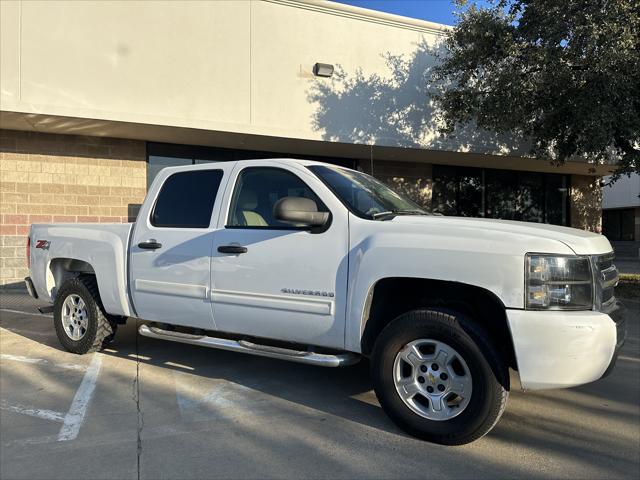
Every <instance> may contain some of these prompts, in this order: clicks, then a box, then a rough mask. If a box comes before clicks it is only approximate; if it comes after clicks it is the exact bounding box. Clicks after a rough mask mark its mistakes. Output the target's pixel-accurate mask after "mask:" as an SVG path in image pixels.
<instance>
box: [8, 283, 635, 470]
mask: <svg viewBox="0 0 640 480" xmlns="http://www.w3.org/2000/svg"><path fill="white" fill-rule="evenodd" d="M0 295H1V297H0V299H1V302H0V304H1V305H0V477H1V478H2V479H13V478H25V479H38V478H61V479H75V478H88V477H90V478H117V479H125V478H126V479H128V478H134V479H135V478H144V479H148V478H205V477H206V478H300V477H309V478H404V479H407V478H517V477H526V478H550V477H553V478H605V477H606V478H637V475H638V474H639V473H640V301H638V300H637V299H635V300H625V301H624V303H625V306H626V312H625V315H626V316H627V322H628V327H629V336H628V339H627V343H626V345H625V347H624V349H623V351H622V354H621V357H620V359H619V362H618V365H617V367H616V369H615V371H614V372H613V374H612V375H611V376H609V377H607V378H605V379H602V380H600V381H598V382H595V383H593V384H590V385H586V386H583V387H579V388H573V389H569V390H557V391H545V392H539V393H527V394H524V393H522V392H520V391H517V390H512V394H511V397H510V400H509V404H508V407H507V410H506V412H505V414H504V416H503V418H502V420H501V422H500V423H499V424H498V426H497V427H496V428H495V429H494V430H493V432H492V433H490V434H489V435H488V436H487V437H485V438H483V439H481V440H479V441H477V442H475V443H473V444H471V445H466V446H463V447H442V446H438V445H432V444H428V443H425V442H422V441H419V440H416V439H413V438H411V437H409V436H407V435H405V434H404V433H403V432H401V431H400V430H398V429H397V428H396V427H395V426H394V425H393V424H392V423H391V422H390V421H389V420H388V419H387V417H386V416H385V415H384V413H383V412H382V410H381V409H380V407H379V406H378V403H377V401H376V398H375V396H374V394H373V392H372V391H371V385H370V382H369V379H368V370H367V369H368V365H367V364H366V363H365V362H363V363H361V364H359V365H356V366H353V367H349V368H345V369H323V368H319V367H312V366H305V365H298V364H293V363H287V362H282V361H277V360H270V359H264V358H259V357H253V356H249V355H243V354H237V353H235V354H234V353H230V352H223V351H217V350H209V349H204V348H201V347H195V346H188V345H181V344H177V343H167V342H164V341H160V340H152V339H148V338H144V337H140V336H137V335H136V334H135V332H136V329H135V327H136V325H135V322H133V321H130V322H129V324H128V325H127V326H126V327H125V328H121V330H120V331H119V332H118V336H117V338H116V341H115V342H114V343H113V344H112V346H111V348H109V349H108V350H106V351H104V352H103V353H100V354H93V355H88V356H77V355H73V354H70V353H67V352H65V351H63V350H62V349H61V347H60V346H59V344H58V341H57V338H56V336H55V333H54V331H53V326H52V321H51V317H50V316H46V315H41V314H38V313H37V310H36V308H35V305H34V302H33V301H31V300H30V299H29V298H28V297H26V296H25V295H19V294H8V293H2V294H0ZM514 381H515V377H514Z"/></svg>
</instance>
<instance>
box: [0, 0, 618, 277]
mask: <svg viewBox="0 0 640 480" xmlns="http://www.w3.org/2000/svg"><path fill="white" fill-rule="evenodd" d="M0 9H1V10H0V22H1V24H0V36H1V37H0V162H1V163H0V190H1V192H2V193H1V195H2V202H1V209H2V210H1V214H2V217H1V221H0V229H1V230H0V231H1V233H2V244H1V246H0V248H1V250H0V262H1V263H0V284H4V285H8V284H17V283H19V282H20V281H21V279H22V278H23V277H24V276H25V275H26V273H27V270H26V260H25V254H24V252H25V243H26V234H27V232H28V229H29V225H30V224H31V223H37V222H114V221H116V222H124V221H132V220H134V219H135V216H136V214H137V208H138V206H139V204H140V203H141V202H142V200H143V198H144V195H145V192H146V189H147V187H148V185H149V183H150V182H151V181H152V180H153V178H154V176H155V174H157V172H158V171H159V170H160V169H161V168H162V167H164V166H168V165H183V164H190V163H199V162H212V161H227V160H234V159H241V158H268V157H285V156H286V157H294V158H313V159H320V160H324V161H327V162H331V163H336V164H339V165H344V166H348V167H352V168H358V169H360V170H363V171H365V172H368V173H371V174H373V175H374V176H376V177H378V178H380V179H382V180H384V181H385V182H387V183H389V184H391V185H392V186H394V187H395V188H397V189H399V190H401V191H403V192H405V193H407V194H408V195H409V196H411V197H412V198H414V199H415V200H416V201H417V202H418V203H420V204H422V205H424V206H426V207H429V208H431V209H433V210H434V211H437V212H440V213H443V214H445V215H465V216H484V217H490V218H507V219H515V220H524V221H533V222H547V223H554V224H560V225H569V226H574V227H577V228H583V229H590V230H595V231H598V230H599V229H600V228H601V213H602V212H601V187H600V181H601V177H602V176H603V175H606V174H607V173H609V170H608V169H607V168H606V167H603V166H596V165H593V164H589V163H587V162H577V161H576V162H568V163H566V164H565V165H563V166H560V167H558V166H554V165H551V164H550V163H549V162H546V161H541V160H536V159H532V158H529V157H528V156H527V147H526V142H523V141H520V140H518V139H514V138H505V137H498V136H495V135H492V134H490V133H488V132H481V131H479V130H477V129H474V128H471V127H469V128H465V129H461V130H460V131H458V132H455V135H452V136H450V137H447V138H445V137H442V136H441V135H439V134H438V132H437V124H436V120H435V119H436V114H437V112H436V111H435V110H434V107H433V104H432V102H431V101H430V97H429V94H430V93H432V91H433V90H437V89H438V88H442V85H437V84H433V82H432V81H431V77H430V75H429V72H430V70H431V69H432V68H433V66H434V64H435V62H436V58H435V55H436V53H437V52H438V50H439V49H440V48H441V42H442V39H443V37H444V36H445V35H447V32H448V29H449V27H446V26H443V25H438V24H433V23H430V22H424V21H418V20H414V19H409V18H403V17H398V16H395V15H389V14H384V13H379V12H374V11H370V10H365V9H360V8H356V7H351V6H346V5H341V4H334V3H331V2H320V1H315V0H303V1H292V0H251V1H244V2H237V1H209V2H207V1H194V2H145V1H140V2H136V1H130V2H63V1H60V2H35V1H34V2H32V1H29V2H27V1H19V0H13V1H12V0H8V1H3V2H2V3H0ZM319 64H325V65H326V66H322V65H319Z"/></svg>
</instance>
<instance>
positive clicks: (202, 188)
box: [151, 170, 222, 228]
mask: <svg viewBox="0 0 640 480" xmlns="http://www.w3.org/2000/svg"><path fill="white" fill-rule="evenodd" d="M221 180H222V170H196V171H192V172H180V173H174V174H173V175H171V176H170V177H169V178H167V179H166V180H165V182H164V184H163V185H162V188H161V189H160V193H159V194H158V198H157V200H156V205H155V207H154V208H153V212H152V213H151V224H152V225H153V226H155V227H182V228H207V227H208V226H209V223H210V221H211V212H212V211H213V204H214V202H215V200H216V195H217V194H218V188H219V187H220V181H221Z"/></svg>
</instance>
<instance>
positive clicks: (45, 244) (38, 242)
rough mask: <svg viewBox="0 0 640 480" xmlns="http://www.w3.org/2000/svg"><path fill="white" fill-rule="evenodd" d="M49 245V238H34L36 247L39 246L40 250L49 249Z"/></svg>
mask: <svg viewBox="0 0 640 480" xmlns="http://www.w3.org/2000/svg"><path fill="white" fill-rule="evenodd" d="M50 246H51V242H50V241H49V240H36V248H41V249H42V250H49V247H50Z"/></svg>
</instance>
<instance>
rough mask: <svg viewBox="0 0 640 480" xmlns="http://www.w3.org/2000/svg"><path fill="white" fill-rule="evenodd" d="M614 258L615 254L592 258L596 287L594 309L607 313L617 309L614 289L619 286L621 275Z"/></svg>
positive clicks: (610, 253)
mask: <svg viewBox="0 0 640 480" xmlns="http://www.w3.org/2000/svg"><path fill="white" fill-rule="evenodd" d="M613 258H614V256H613V252H609V253H605V254H604V255H595V256H593V257H591V259H592V260H591V261H592V265H593V276H594V279H593V280H594V285H595V298H594V308H595V309H596V310H598V311H601V312H605V313H609V312H611V311H613V310H614V309H615V308H616V297H615V295H614V288H615V286H616V285H617V284H618V277H619V275H618V269H617V268H616V266H615V265H614V264H613Z"/></svg>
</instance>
